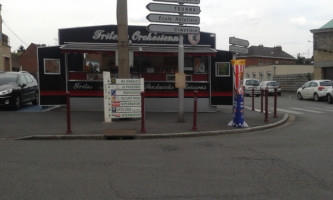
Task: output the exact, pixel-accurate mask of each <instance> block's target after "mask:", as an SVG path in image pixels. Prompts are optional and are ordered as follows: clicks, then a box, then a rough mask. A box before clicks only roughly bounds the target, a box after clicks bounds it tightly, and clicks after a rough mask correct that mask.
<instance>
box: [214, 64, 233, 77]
mask: <svg viewBox="0 0 333 200" xmlns="http://www.w3.org/2000/svg"><path fill="white" fill-rule="evenodd" d="M215 73H216V74H215V76H216V77H230V63H229V62H217V63H216V64H215Z"/></svg>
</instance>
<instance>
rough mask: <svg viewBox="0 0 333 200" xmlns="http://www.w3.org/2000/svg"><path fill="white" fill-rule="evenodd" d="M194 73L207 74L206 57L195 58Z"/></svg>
mask: <svg viewBox="0 0 333 200" xmlns="http://www.w3.org/2000/svg"><path fill="white" fill-rule="evenodd" d="M193 63H194V64H193V65H194V67H193V72H194V73H207V71H208V70H207V69H208V58H207V57H201V58H200V57H196V58H194V62H193Z"/></svg>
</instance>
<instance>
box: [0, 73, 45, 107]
mask: <svg viewBox="0 0 333 200" xmlns="http://www.w3.org/2000/svg"><path fill="white" fill-rule="evenodd" d="M38 100H39V96H38V83H37V81H36V79H35V78H34V77H33V76H32V75H31V74H29V73H28V72H23V71H21V72H0V106H1V107H13V108H15V109H19V108H20V107H21V105H23V104H25V103H29V102H32V104H34V105H37V104H38V103H39V101H38Z"/></svg>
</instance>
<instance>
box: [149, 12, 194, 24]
mask: <svg viewBox="0 0 333 200" xmlns="http://www.w3.org/2000/svg"><path fill="white" fill-rule="evenodd" d="M147 19H148V21H150V22H161V23H177V24H200V17H197V16H179V15H163V14H149V15H147Z"/></svg>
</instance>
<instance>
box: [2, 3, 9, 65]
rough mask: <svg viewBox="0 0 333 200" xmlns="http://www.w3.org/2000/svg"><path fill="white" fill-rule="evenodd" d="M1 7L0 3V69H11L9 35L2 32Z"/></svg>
mask: <svg viewBox="0 0 333 200" xmlns="http://www.w3.org/2000/svg"><path fill="white" fill-rule="evenodd" d="M1 9H2V5H1V4H0V41H1V42H0V56H1V58H0V71H12V67H11V48H10V43H9V37H8V36H7V35H6V34H3V33H2V15H1Z"/></svg>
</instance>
